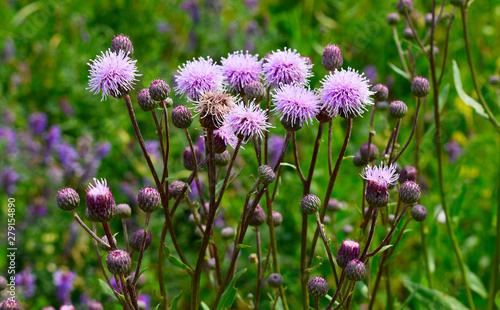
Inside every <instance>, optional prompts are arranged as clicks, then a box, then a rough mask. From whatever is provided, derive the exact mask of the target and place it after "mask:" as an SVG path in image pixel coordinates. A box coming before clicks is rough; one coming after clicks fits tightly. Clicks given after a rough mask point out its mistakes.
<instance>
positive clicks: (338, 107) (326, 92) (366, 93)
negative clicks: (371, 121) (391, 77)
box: [320, 68, 373, 117]
mask: <svg viewBox="0 0 500 310" xmlns="http://www.w3.org/2000/svg"><path fill="white" fill-rule="evenodd" d="M321 83H322V84H323V86H322V87H321V89H320V94H321V110H325V111H327V112H328V114H329V116H331V117H335V116H337V115H338V114H340V115H341V116H346V117H349V116H351V117H352V116H359V115H361V114H362V113H363V110H366V107H365V106H367V105H372V104H373V101H372V99H371V98H370V95H373V92H372V91H370V85H369V81H368V80H367V79H366V77H365V76H364V74H359V73H358V71H356V70H353V69H351V68H348V69H347V70H344V69H342V70H340V71H338V70H335V72H334V73H330V74H329V75H327V76H326V77H325V78H324V79H323V80H322V81H321Z"/></svg>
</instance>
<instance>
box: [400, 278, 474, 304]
mask: <svg viewBox="0 0 500 310" xmlns="http://www.w3.org/2000/svg"><path fill="white" fill-rule="evenodd" d="M403 283H404V286H405V287H406V288H407V289H408V290H409V291H410V292H411V295H413V294H415V297H414V299H416V300H417V301H418V302H419V303H420V306H421V307H418V306H415V307H416V308H417V309H420V308H422V307H424V306H425V309H436V310H437V309H439V310H466V309H467V307H465V306H464V305H463V304H462V303H461V302H460V301H458V300H457V299H456V298H455V297H452V296H449V295H446V294H445V293H443V292H441V291H438V290H435V289H429V288H426V287H423V286H421V285H420V284H418V283H415V282H411V281H403Z"/></svg>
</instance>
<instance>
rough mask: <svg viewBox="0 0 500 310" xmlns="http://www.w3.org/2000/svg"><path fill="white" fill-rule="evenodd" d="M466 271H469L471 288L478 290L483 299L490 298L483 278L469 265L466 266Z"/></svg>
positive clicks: (468, 276)
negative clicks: (482, 280)
mask: <svg viewBox="0 0 500 310" xmlns="http://www.w3.org/2000/svg"><path fill="white" fill-rule="evenodd" d="M465 272H466V273H467V278H469V287H470V289H471V290H473V291H474V292H476V293H477V294H478V295H479V296H481V297H482V298H483V299H486V298H488V292H487V291H486V287H485V286H484V284H483V282H481V279H479V277H478V276H477V275H476V274H475V273H473V272H472V271H471V270H470V269H469V267H468V266H465Z"/></svg>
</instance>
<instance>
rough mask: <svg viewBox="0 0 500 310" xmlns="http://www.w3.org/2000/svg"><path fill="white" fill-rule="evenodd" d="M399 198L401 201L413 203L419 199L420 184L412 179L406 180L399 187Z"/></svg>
mask: <svg viewBox="0 0 500 310" xmlns="http://www.w3.org/2000/svg"><path fill="white" fill-rule="evenodd" d="M399 199H401V201H402V202H403V203H406V204H409V205H413V204H415V203H417V202H418V200H419V199H420V186H419V185H418V184H417V183H415V182H413V181H406V182H404V183H403V185H401V187H400V188H399Z"/></svg>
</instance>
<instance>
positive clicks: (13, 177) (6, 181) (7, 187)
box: [0, 167, 19, 196]
mask: <svg viewBox="0 0 500 310" xmlns="http://www.w3.org/2000/svg"><path fill="white" fill-rule="evenodd" d="M17 182H19V174H17V172H16V171H15V170H14V169H13V168H12V167H5V168H3V169H2V171H0V186H1V188H2V189H3V191H4V193H5V194H6V195H7V196H12V195H13V194H15V193H16V191H17V186H16V183H17Z"/></svg>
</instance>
